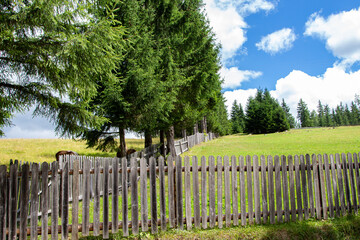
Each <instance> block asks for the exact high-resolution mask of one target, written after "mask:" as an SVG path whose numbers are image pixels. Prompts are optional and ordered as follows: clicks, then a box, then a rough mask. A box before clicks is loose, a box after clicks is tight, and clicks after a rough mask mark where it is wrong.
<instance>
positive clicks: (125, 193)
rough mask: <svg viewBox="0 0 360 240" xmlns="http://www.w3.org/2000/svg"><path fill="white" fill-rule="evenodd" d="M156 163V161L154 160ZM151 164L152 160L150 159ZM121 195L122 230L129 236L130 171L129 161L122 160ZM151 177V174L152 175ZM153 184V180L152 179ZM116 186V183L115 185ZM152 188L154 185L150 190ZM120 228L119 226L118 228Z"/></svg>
mask: <svg viewBox="0 0 360 240" xmlns="http://www.w3.org/2000/svg"><path fill="white" fill-rule="evenodd" d="M154 161H155V160H154ZM150 162H151V159H150ZM154 168H155V167H154ZM121 170H122V172H121V178H122V179H121V193H122V229H123V236H125V237H127V236H129V225H128V223H129V219H128V212H129V210H128V171H127V159H126V158H121ZM150 175H151V173H150ZM150 182H151V178H150ZM113 184H114V183H113ZM151 188H152V185H151V187H150V189H151ZM150 198H151V194H150ZM150 201H151V200H150ZM116 228H118V226H116Z"/></svg>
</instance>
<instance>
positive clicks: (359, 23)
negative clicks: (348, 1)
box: [304, 8, 360, 65]
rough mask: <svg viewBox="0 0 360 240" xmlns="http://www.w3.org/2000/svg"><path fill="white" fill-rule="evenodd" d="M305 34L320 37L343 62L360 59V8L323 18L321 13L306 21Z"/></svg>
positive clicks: (350, 62) (351, 62) (349, 62)
mask: <svg viewBox="0 0 360 240" xmlns="http://www.w3.org/2000/svg"><path fill="white" fill-rule="evenodd" d="M305 27H306V30H305V33H304V35H306V36H313V37H319V38H320V39H323V40H325V41H326V47H327V49H329V50H330V51H331V52H332V54H333V55H334V56H336V57H338V58H340V59H341V60H343V62H342V63H343V64H350V65H351V64H353V63H354V62H356V61H360V8H359V9H353V10H350V11H344V12H340V13H338V14H332V15H330V16H329V17H328V18H326V19H325V18H323V17H322V16H320V15H319V13H314V14H312V15H311V17H310V18H309V20H308V21H307V22H306V25H305Z"/></svg>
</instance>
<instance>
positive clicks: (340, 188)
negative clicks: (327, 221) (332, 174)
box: [335, 153, 346, 215]
mask: <svg viewBox="0 0 360 240" xmlns="http://www.w3.org/2000/svg"><path fill="white" fill-rule="evenodd" d="M335 160H336V168H337V177H338V184H339V195H340V202H341V213H342V215H345V212H346V210H345V209H346V206H345V196H344V186H343V177H342V171H341V163H340V155H339V154H338V153H337V154H335Z"/></svg>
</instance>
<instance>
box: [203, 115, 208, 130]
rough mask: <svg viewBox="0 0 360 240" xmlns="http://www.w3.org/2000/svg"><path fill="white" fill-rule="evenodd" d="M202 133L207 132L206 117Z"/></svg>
mask: <svg viewBox="0 0 360 240" xmlns="http://www.w3.org/2000/svg"><path fill="white" fill-rule="evenodd" d="M204 132H206V133H207V132H208V129H207V121H206V117H204Z"/></svg>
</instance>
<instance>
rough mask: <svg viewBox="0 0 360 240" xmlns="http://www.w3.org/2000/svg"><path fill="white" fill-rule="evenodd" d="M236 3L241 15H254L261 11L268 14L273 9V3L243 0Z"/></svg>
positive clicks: (260, 0)
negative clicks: (238, 5)
mask: <svg viewBox="0 0 360 240" xmlns="http://www.w3.org/2000/svg"><path fill="white" fill-rule="evenodd" d="M236 2H239V4H240V11H241V12H242V13H243V14H250V13H256V12H259V11H261V10H263V11H266V12H268V11H270V10H273V9H274V8H275V4H274V3H272V2H269V1H265V0H243V1H236Z"/></svg>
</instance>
